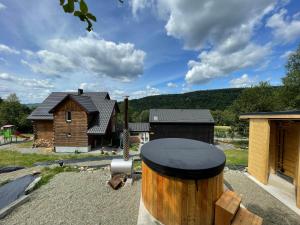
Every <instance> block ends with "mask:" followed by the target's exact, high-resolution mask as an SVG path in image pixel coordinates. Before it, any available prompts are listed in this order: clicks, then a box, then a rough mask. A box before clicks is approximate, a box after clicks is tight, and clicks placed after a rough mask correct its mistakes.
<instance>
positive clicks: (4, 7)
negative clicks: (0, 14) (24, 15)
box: [0, 2, 6, 11]
mask: <svg viewBox="0 0 300 225" xmlns="http://www.w3.org/2000/svg"><path fill="white" fill-rule="evenodd" d="M4 9H6V6H5V5H3V4H2V3H1V2H0V11H1V10H4Z"/></svg>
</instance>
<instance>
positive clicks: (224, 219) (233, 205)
mask: <svg viewBox="0 0 300 225" xmlns="http://www.w3.org/2000/svg"><path fill="white" fill-rule="evenodd" d="M241 200H242V199H241V197H240V196H239V195H237V194H236V193H235V192H233V191H230V190H227V191H225V192H224V193H223V194H222V196H221V197H220V198H219V200H218V201H217V202H216V204H215V225H230V224H231V222H232V220H233V218H234V216H235V214H236V213H237V211H238V210H239V208H240V204H241Z"/></svg>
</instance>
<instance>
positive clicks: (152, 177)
mask: <svg viewBox="0 0 300 225" xmlns="http://www.w3.org/2000/svg"><path fill="white" fill-rule="evenodd" d="M142 172H143V176H142V198H143V202H144V205H145V207H146V209H147V210H148V211H149V212H150V213H151V215H152V216H153V217H154V218H156V219H157V220H159V221H160V222H161V223H163V224H165V225H177V224H178V225H200V224H201V225H213V224H214V204H215V202H216V201H217V200H218V198H219V196H221V194H222V193H221V192H222V191H223V173H221V174H220V175H218V176H215V177H213V178H210V179H207V180H196V181H195V180H182V179H177V178H173V177H168V176H162V175H160V174H158V173H156V172H155V171H153V170H151V169H150V168H149V167H148V166H147V165H146V164H145V163H142Z"/></svg>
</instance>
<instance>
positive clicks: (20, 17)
mask: <svg viewBox="0 0 300 225" xmlns="http://www.w3.org/2000/svg"><path fill="white" fill-rule="evenodd" d="M86 1H87V3H88V5H89V7H90V11H91V12H92V13H93V14H94V15H95V16H96V17H97V19H98V21H97V23H94V31H93V32H90V33H88V32H86V30H85V26H86V25H85V24H84V23H82V22H81V21H79V20H78V18H75V17H73V16H71V15H67V14H65V13H64V12H63V10H62V8H61V7H60V6H59V1H53V0H43V1H37V0H26V3H25V2H24V1H19V0H0V15H1V18H2V19H1V20H0V26H1V29H0V96H1V97H2V98H5V97H6V96H7V95H8V94H10V93H13V92H15V93H17V95H18V96H19V98H20V99H21V101H22V102H24V103H35V102H41V101H42V100H43V99H44V98H45V97H46V96H47V95H48V94H49V93H50V92H52V91H70V90H77V88H79V87H80V88H83V89H84V90H86V91H108V92H109V93H110V95H111V96H112V97H113V98H115V99H118V100H120V99H122V96H123V95H130V96H131V98H140V97H144V96H148V95H157V94H168V93H183V92H188V91H194V90H206V89H219V88H227V87H246V86H251V85H255V84H257V83H258V82H260V81H269V82H270V83H271V84H273V85H280V84H281V78H282V77H283V76H284V75H285V68H284V65H285V63H286V59H287V56H288V55H289V54H291V53H292V52H293V51H294V50H295V49H296V48H297V46H298V45H299V44H300V2H299V1H297V0H290V1H288V0H281V1H279V0H278V1H275V0H243V1H237V0H227V1H209V0H201V1H200V0H129V1H128V0H127V1H126V0H125V3H124V4H121V3H119V2H118V1H117V0H110V1H96V0H86Z"/></svg>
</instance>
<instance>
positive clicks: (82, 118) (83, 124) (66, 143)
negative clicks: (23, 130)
mask: <svg viewBox="0 0 300 225" xmlns="http://www.w3.org/2000/svg"><path fill="white" fill-rule="evenodd" d="M118 112H119V108H118V105H117V102H116V101H114V100H111V99H110V97H109V94H108V93H107V92H86V93H84V92H83V90H82V89H79V90H78V92H73V93H66V92H53V93H51V94H50V95H49V96H48V97H47V98H46V99H45V100H44V102H43V103H41V104H40V105H39V106H38V107H37V108H36V109H35V110H34V111H33V112H32V113H31V114H30V115H29V117H28V119H30V120H31V121H32V122H33V130H34V139H35V140H38V139H43V140H47V141H49V142H50V143H51V144H52V145H53V147H54V149H55V151H56V152H74V151H79V152H87V151H90V150H91V148H93V147H96V146H101V145H104V144H109V143H111V142H112V137H113V135H114V133H116V121H117V119H116V117H117V113H118Z"/></svg>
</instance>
